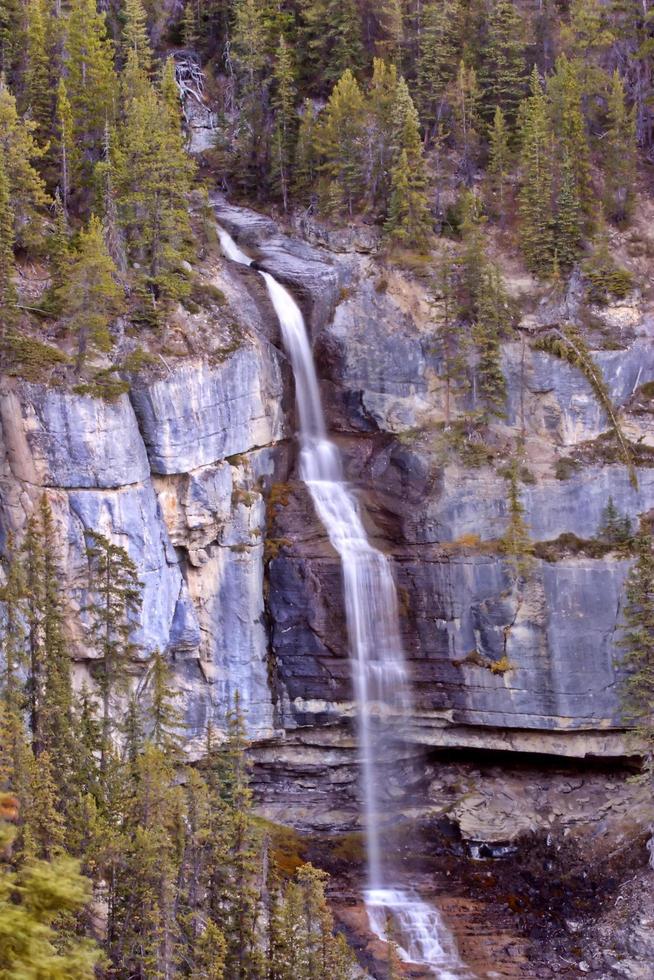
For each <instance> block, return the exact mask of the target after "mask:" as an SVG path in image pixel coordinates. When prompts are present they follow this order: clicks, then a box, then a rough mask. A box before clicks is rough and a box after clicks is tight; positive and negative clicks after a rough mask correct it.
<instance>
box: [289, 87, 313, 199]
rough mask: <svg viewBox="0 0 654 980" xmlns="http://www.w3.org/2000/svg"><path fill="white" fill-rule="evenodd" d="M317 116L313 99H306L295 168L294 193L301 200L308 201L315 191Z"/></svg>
mask: <svg viewBox="0 0 654 980" xmlns="http://www.w3.org/2000/svg"><path fill="white" fill-rule="evenodd" d="M316 126H317V116H316V110H315V107H314V104H313V102H312V101H311V99H305V100H304V103H303V105H302V109H301V111H300V125H299V127H298V134H297V143H296V145H295V166H294V168H293V193H294V194H295V196H296V197H297V198H298V199H299V200H301V201H307V200H308V199H309V198H310V197H311V196H312V195H313V193H314V187H315V184H316V177H317V171H318V149H317V135H316Z"/></svg>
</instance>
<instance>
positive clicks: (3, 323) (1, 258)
mask: <svg viewBox="0 0 654 980" xmlns="http://www.w3.org/2000/svg"><path fill="white" fill-rule="evenodd" d="M5 161H6V157H5V153H4V150H2V148H1V147H0V343H1V342H2V341H4V340H5V339H6V336H7V334H8V332H9V330H10V328H11V327H12V325H13V324H14V323H15V321H16V315H17V310H16V303H17V302H18V295H17V292H16V286H15V276H16V264H15V261H14V213H13V209H12V207H11V196H10V195H11V188H10V186H9V179H8V177H7V171H6V162H5Z"/></svg>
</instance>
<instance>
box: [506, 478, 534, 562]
mask: <svg viewBox="0 0 654 980" xmlns="http://www.w3.org/2000/svg"><path fill="white" fill-rule="evenodd" d="M508 479H509V513H508V525H507V528H506V531H505V532H504V536H503V538H502V541H501V544H502V551H503V553H504V554H505V555H506V556H507V558H508V564H509V567H510V569H511V572H512V574H513V575H514V577H515V578H516V579H519V578H523V579H524V578H526V576H527V575H528V574H529V572H530V570H531V567H532V564H533V557H532V555H533V544H532V542H531V538H530V537H529V526H528V525H527V524H526V523H525V518H524V513H525V508H524V505H523V503H522V501H521V500H520V490H519V487H518V466H517V463H516V462H515V461H514V462H513V463H512V465H511V467H510V473H509V477H508Z"/></svg>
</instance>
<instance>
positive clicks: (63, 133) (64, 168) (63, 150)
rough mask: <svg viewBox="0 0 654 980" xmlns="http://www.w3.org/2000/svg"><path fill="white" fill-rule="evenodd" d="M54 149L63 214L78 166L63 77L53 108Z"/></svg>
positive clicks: (71, 119) (65, 210)
mask: <svg viewBox="0 0 654 980" xmlns="http://www.w3.org/2000/svg"><path fill="white" fill-rule="evenodd" d="M55 116H56V125H55V133H56V136H55V150H54V155H55V157H56V160H57V166H58V171H59V188H60V190H61V203H62V206H63V209H64V214H67V213H68V204H69V200H70V191H71V186H72V182H73V177H74V174H75V172H76V170H77V167H78V151H77V147H76V145H75V139H74V131H73V112H72V109H71V107H70V101H69V99H68V91H67V89H66V83H65V82H64V80H63V78H60V79H59V85H58V87H57V106H56V110H55Z"/></svg>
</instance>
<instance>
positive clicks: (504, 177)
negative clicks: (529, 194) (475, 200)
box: [488, 106, 511, 224]
mask: <svg viewBox="0 0 654 980" xmlns="http://www.w3.org/2000/svg"><path fill="white" fill-rule="evenodd" d="M510 171H511V150H510V147H509V133H508V130H507V126H506V119H505V118H504V113H503V112H502V110H501V109H500V107H499V106H497V107H496V109H495V115H494V117H493V127H492V129H491V131H490V136H489V154H488V177H489V189H490V193H491V208H492V211H493V212H494V214H496V215H497V216H498V217H499V219H500V221H501V222H502V224H504V221H505V220H506V204H507V202H506V193H507V184H508V178H509V174H510Z"/></svg>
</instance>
